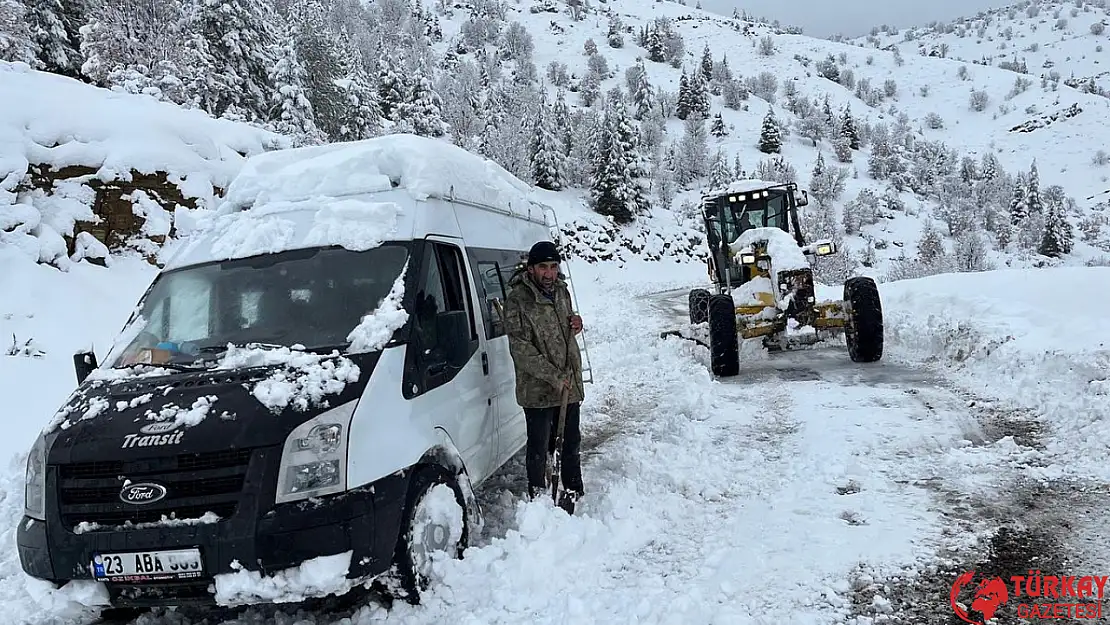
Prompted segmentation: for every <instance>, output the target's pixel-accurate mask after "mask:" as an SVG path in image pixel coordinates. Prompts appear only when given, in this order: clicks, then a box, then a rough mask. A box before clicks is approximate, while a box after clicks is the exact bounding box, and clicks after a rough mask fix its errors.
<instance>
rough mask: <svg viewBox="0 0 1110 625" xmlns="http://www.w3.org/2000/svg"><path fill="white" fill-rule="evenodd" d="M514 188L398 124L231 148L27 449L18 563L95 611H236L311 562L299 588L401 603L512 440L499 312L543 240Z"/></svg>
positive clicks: (462, 523)
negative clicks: (221, 181) (326, 574)
mask: <svg viewBox="0 0 1110 625" xmlns="http://www.w3.org/2000/svg"><path fill="white" fill-rule="evenodd" d="M530 191H531V189H530V187H527V186H526V185H524V184H523V183H521V182H520V181H519V180H517V179H516V178H513V177H511V176H509V174H507V173H506V172H505V171H504V170H502V169H501V168H500V167H498V166H497V165H495V164H493V163H492V162H490V161H487V160H485V159H482V158H479V157H477V156H474V155H472V154H470V153H468V152H466V151H464V150H462V149H460V148H457V147H455V146H452V145H449V144H447V143H444V142H442V141H436V140H432V139H424V138H420V137H416V136H412V135H392V136H388V137H382V138H376V139H371V140H367V141H359V142H352V143H344V144H331V145H325V146H317V147H307V148H298V149H293V150H283V151H279V152H272V153H268V154H264V155H260V156H257V157H254V158H252V159H250V160H248V161H247V163H246V165H245V167H244V169H243V171H242V172H241V174H240V175H239V176H238V177H237V178H236V180H235V181H234V182H233V184H232V185H231V187H230V188H229V190H228V197H227V200H226V202H225V203H224V204H223V205H222V206H221V208H220V210H219V211H217V214H216V216H215V217H214V218H213V219H211V220H209V222H207V223H202V224H201V225H200V227H199V230H198V232H197V233H196V234H195V235H194V236H193V237H191V239H190V240H189V242H188V243H187V244H185V245H184V246H183V247H182V248H181V249H180V250H178V251H177V252H176V254H175V255H174V256H173V258H172V259H171V260H170V261H169V262H168V263H167V264H166V266H165V267H164V269H163V270H162V271H161V272H160V273H159V275H158V276H157V278H156V279H155V280H154V281H153V283H152V284H151V285H150V287H149V289H148V290H147V291H146V293H145V294H144V296H143V297H142V299H141V301H140V302H139V303H138V306H137V308H136V310H135V312H134V314H133V315H132V318H131V319H130V320H129V321H128V323H127V325H126V327H125V328H124V330H123V332H122V334H121V336H120V337H119V339H118V340H117V341H116V344H115V345H114V346H113V348H112V349H111V351H110V352H109V353H108V354H107V356H106V358H105V359H104V362H103V363H101V364H99V365H98V364H97V363H96V359H95V357H94V356H93V355H92V354H91V353H84V354H78V355H77V356H76V357H75V360H74V362H75V365H76V367H77V369H78V372H77V376H78V381H79V383H80V386H79V387H78V388H77V389H76V390H75V391H74V393H73V395H72V396H71V397H70V399H69V400H68V401H67V402H66V404H65V405H64V406H63V407H62V408H61V410H60V411H59V412H58V414H57V415H56V416H55V418H54V419H53V420H52V421H51V423H50V425H49V426H48V427H47V428H46V429H45V430H44V432H43V435H42V436H41V437H40V438H39V439H38V441H37V442H36V443H35V445H34V448H33V450H32V453H31V455H30V457H29V459H28V466H27V495H26V498H27V504H26V517H25V518H24V520H23V522H22V523H21V524H20V525H19V531H18V548H19V556H20V561H21V563H22V566H23V569H24V571H25V572H26V573H27V574H29V575H30V576H32V577H35V578H39V579H42V580H48V581H50V582H53V583H54V584H57V585H59V586H61V585H64V584H67V583H74V584H89V585H93V590H95V591H96V592H100V593H102V596H103V598H104V603H105V604H106V605H111V606H115V607H148V606H164V605H183V604H192V603H199V604H213V603H215V604H222V605H234V604H242V603H254V602H266V601H270V600H273V599H274V597H271V596H267V595H266V594H265V592H262V591H261V590H259V588H263V589H264V588H265V585H259V584H253V585H252V583H251V579H252V578H253V579H257V578H258V575H259V574H261V575H263V576H270V575H279V576H282V577H283V579H284V580H285V582H284V583H286V584H294V583H295V580H296V579H298V578H297V576H296V575H295V574H291V573H295V571H296V568H295V567H298V566H300V565H302V564H303V563H305V562H309V561H312V563H313V564H311V566H313V567H316V568H314V569H313V570H314V571H315V573H314V574H313V575H310V576H308V577H311V578H313V579H315V578H318V577H319V574H318V573H319V571H321V570H325V571H327V570H332V571H334V572H335V575H334V579H333V583H332V584H331V585H330V586H329V585H327V584H325V585H321V584H320V583H319V580H316V581H315V582H314V585H313V587H312V588H306V589H304V590H305V594H306V595H308V596H312V595H313V594H315V595H326V594H329V593H340V592H342V591H344V590H346V589H348V588H350V587H353V586H354V585H356V584H359V583H363V582H366V581H367V580H372V579H374V578H378V579H379V581H380V580H381V579H390V580H392V581H395V582H396V583H391V584H390V586H391V587H392V588H394V589H395V590H396V591H397V594H398V595H400V596H402V597H404V598H406V599H408V600H410V601H419V593H420V590H421V589H422V588H423V587H424V586H425V585H426V577H425V576H424V572H425V571H426V569H425V567H426V566H427V562H428V555H429V554H430V553H431V552H434V551H448V552H450V553H452V555H458V554H459V553H461V550H462V548H463V547H464V546H465V545H466V544H467V537H468V533H470V532H475V531H477V530H478V528H480V527H481V516H480V511H479V508H478V505H477V503H476V500H475V496H474V488H475V486H476V485H477V484H480V483H481V482H482V481H483V480H484V479H486V478H487V477H488V476H489V475H490V474H491V473H493V472H494V471H495V470H497V469H498V468H499V467H501V466H502V465H503V464H504V463H505V462H506V461H507V460H508V459H509V458H511V457H512V456H513V455H514V454H516V453H517V452H518V451H519V450H520V449H521V448H522V447H523V446H524V444H525V438H526V428H525V422H524V415H523V410H522V409H521V407H520V406H519V405H518V404H517V403H516V398H515V376H514V371H513V361H512V359H511V357H510V355H509V346H508V339H507V337H506V336H505V332H504V328H503V326H502V323H501V319H500V317H499V315H498V312H499V306H500V303H501V301H502V300H503V299H504V298H505V295H506V285H507V284H508V282H509V278H510V276H511V274H512V272H513V271H514V269H515V268H517V266H518V265H519V264H520V263H521V261H522V260H523V258H524V256H525V255H526V254H527V250H528V249H529V248H530V247H531V246H532V244H533V243H535V242H536V241H540V240H551V239H552V238H553V235H554V234H555V233H554V232H553V229H552V226H553V225H554V224H553V219H552V218H549V216H548V215H549V213H550V212H551V211H550V209H549V208H547V207H545V206H543V205H541V204H538V203H536V202H534V201H532V200H531V199H530V197H529V193H530ZM437 485H446V487H447V488H435V487H436V486H437ZM290 569H292V571H291V570H290ZM383 573H389V575H385V576H383V575H382V574H383Z"/></svg>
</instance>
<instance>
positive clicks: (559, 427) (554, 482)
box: [551, 386, 570, 506]
mask: <svg viewBox="0 0 1110 625" xmlns="http://www.w3.org/2000/svg"><path fill="white" fill-rule="evenodd" d="M569 398H570V388H569V387H566V386H564V387H563V398H562V399H563V401H562V404H561V405H560V406H559V422H558V423H557V424H556V426H555V452H554V456H555V462H554V467H553V468H552V471H551V499H552V500H553V501H554V502H555V505H556V506H557V505H559V476H560V475H561V473H560V471H561V469H562V466H561V464H562V459H563V427H564V426H565V425H566V422H567V400H568V399H569Z"/></svg>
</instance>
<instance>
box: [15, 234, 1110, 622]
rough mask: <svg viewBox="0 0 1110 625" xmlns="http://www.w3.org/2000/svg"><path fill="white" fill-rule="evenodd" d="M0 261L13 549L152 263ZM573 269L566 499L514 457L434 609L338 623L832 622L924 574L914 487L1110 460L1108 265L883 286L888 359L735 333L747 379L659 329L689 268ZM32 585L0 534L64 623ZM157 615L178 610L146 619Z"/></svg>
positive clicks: (442, 582)
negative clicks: (573, 477) (45, 456)
mask: <svg viewBox="0 0 1110 625" xmlns="http://www.w3.org/2000/svg"><path fill="white" fill-rule="evenodd" d="M7 261H8V262H6V263H5V267H6V268H7V267H10V268H11V269H12V271H11V273H9V274H8V276H10V277H8V278H7V279H6V280H5V281H4V282H3V283H2V286H3V290H2V291H0V302H3V304H2V306H3V307H4V309H3V310H0V313H2V314H0V333H3V334H5V335H7V334H11V333H12V332H15V333H16V335H17V336H19V337H28V338H31V337H33V338H34V339H35V344H37V345H38V347H39V348H40V349H42V350H44V351H45V352H46V355H45V356H44V357H42V358H34V357H31V356H25V355H17V356H4V357H2V359H0V396H2V397H5V398H6V412H7V414H9V415H11V414H15V415H19V416H20V417H19V418H18V419H9V420H8V422H7V423H8V426H7V427H8V429H7V430H6V433H7V434H9V435H8V436H5V437H4V439H3V440H4V443H3V445H4V446H3V448H2V449H0V452H2V453H3V455H4V459H5V460H7V461H8V463H9V465H8V466H9V469H8V471H7V472H6V474H5V475H4V479H3V490H4V497H3V500H2V501H3V503H2V505H3V512H2V513H0V524H2V525H0V527H2V528H3V529H2V532H3V536H4V540H7V541H9V543H10V541H11V539H12V538H13V531H14V524H15V523H16V522H17V521H18V519H19V516H20V514H21V510H22V460H23V457H24V454H25V450H26V448H27V447H28V446H29V443H30V441H31V440H32V438H33V433H34V432H35V431H37V428H38V427H41V425H42V424H44V423H45V422H46V421H47V420H48V419H49V417H50V415H51V414H52V413H53V410H54V408H55V407H56V406H57V405H58V404H59V403H60V402H61V401H62V400H63V399H64V396H65V395H66V393H67V391H68V389H69V388H71V385H72V384H73V372H72V362H71V360H70V358H69V354H70V353H72V351H73V350H74V349H75V348H78V347H83V346H86V345H88V344H89V343H90V342H91V343H94V344H95V345H97V346H98V348H99V347H100V346H103V345H105V344H106V341H108V340H109V339H110V337H111V335H112V333H114V332H115V331H116V330H117V329H118V327H119V326H120V325H121V324H122V322H123V320H124V319H125V317H126V315H127V313H128V312H129V310H130V306H131V305H132V302H133V301H134V299H135V298H136V297H137V296H138V294H139V293H140V292H141V290H142V289H143V288H144V287H145V284H146V280H148V279H149V278H150V276H151V274H150V271H149V269H147V268H142V267H139V266H134V267H127V266H115V267H112V268H110V269H105V268H100V267H90V266H84V265H83V264H82V265H80V266H78V267H75V268H74V270H73V271H71V272H69V273H61V272H58V271H57V270H54V269H46V268H44V267H39V266H36V265H33V264H31V263H30V262H29V261H27V260H26V259H25V258H22V257H18V256H16V257H12V258H9V259H7ZM571 270H572V276H573V278H574V282H575V285H576V288H577V295H578V296H579V298H580V302H579V304H580V309H581V311H582V314H583V316H584V318H585V321H586V327H587V332H586V337H587V340H588V341H589V343H588V345H589V348H590V351H589V355H590V357H591V364H592V366H593V375H594V379H595V383H594V384H593V385H591V386H589V387H588V389H587V390H588V398H587V401H586V404H585V406H584V412H583V427H584V429H585V437H586V440H587V443H586V445H587V452H586V455H585V475H586V486H587V490H588V494H587V495H586V497H585V498H584V499H583V500H582V502H581V503H580V513H579V514H578V515H577V516H575V517H567V516H565V515H563V514H562V513H561V512H559V511H557V510H555V509H554V508H552V507H551V505H550V504H549V503H548V502H546V501H540V502H532V503H527V502H524V501H523V500H521V499H520V493H521V490H522V488H521V486H522V484H521V482H520V480H521V477H520V476H519V475H515V474H514V472H515V473H519V472H520V471H521V470H522V467H521V466H520V464H519V462H516V463H515V464H510V465H509V466H508V467H507V469H506V475H504V476H501V477H499V478H498V479H495V480H494V481H493V482H492V484H494V486H493V487H492V488H487V489H486V490H485V491H484V492H483V494H482V497H483V499H484V501H485V502H486V505H487V514H489V515H490V517H491V522H490V524H489V533H488V534H487V535H485V536H482V537H479V538H478V539H477V540H476V544H475V546H474V547H473V548H472V549H471V551H470V552H469V553H468V554H467V557H466V558H465V559H464V560H462V561H451V562H443V563H440V564H439V565H438V566H437V569H436V570H437V575H438V578H439V579H438V580H437V581H436V584H437V589H436V591H435V592H434V593H433V595H432V596H431V597H430V598H429V600H428V601H427V602H426V604H425V605H423V606H420V607H411V606H408V605H397V606H395V607H394V608H393V609H392V610H391V611H390V610H386V609H385V608H384V607H381V606H378V605H376V604H370V605H367V606H365V607H362V608H360V609H359V610H357V611H356V612H355V613H353V614H351V615H350V617H351V621H349V622H351V623H377V622H386V623H389V622H393V623H441V622H445V621H450V622H461V623H516V622H532V623H564V622H575V623H593V622H597V623H602V622H604V623H612V622H620V623H624V622H638V623H691V622H698V623H771V622H784V619H785V620H786V621H789V622H792V623H835V622H844V621H845V620H847V619H848V618H849V617H850V612H851V610H850V600H851V592H852V588H851V587H850V582H851V579H852V575H853V571H855V570H856V569H857V568H859V567H866V568H867V569H868V570H869V571H871V574H873V575H874V574H896V573H906V572H913V571H916V570H920V569H922V568H924V567H926V566H928V565H929V563H930V562H931V561H932V559H933V558H934V557H935V551H936V550H937V549H938V548H940V546H941V545H942V544H943V543H944V541H945V540H946V538H945V536H944V532H943V530H944V527H945V524H946V520H945V516H944V514H943V511H942V509H941V507H938V505H937V502H936V501H935V500H934V499H933V497H932V494H931V493H932V491H931V490H930V489H928V488H924V487H923V486H922V484H924V483H935V482H937V481H938V480H939V481H941V482H944V483H946V484H947V485H948V488H955V489H961V490H969V489H971V490H977V491H981V490H983V489H986V488H987V486H994V485H997V484H998V483H999V482H1004V481H1006V480H1009V479H1011V478H1012V477H1014V476H1015V475H1017V474H1019V473H1020V472H1021V471H1027V470H1028V469H1026V467H1027V466H1028V465H1029V463H1030V461H1031V459H1033V457H1034V456H1040V455H1041V454H1043V457H1044V458H1045V459H1047V460H1048V461H1049V462H1039V463H1034V464H1036V466H1038V467H1040V468H1039V469H1036V470H1037V471H1041V472H1043V473H1044V474H1048V475H1046V477H1052V476H1053V475H1057V474H1071V475H1081V476H1087V477H1102V478H1105V477H1106V472H1105V470H1104V469H1103V467H1105V459H1106V457H1107V451H1106V444H1105V442H1104V441H1105V440H1107V439H1106V437H1105V435H1100V432H1101V430H1100V429H1099V428H1100V427H1102V426H1100V425H1098V423H1099V417H1100V416H1101V415H1102V413H1103V412H1105V407H1104V406H1102V405H1100V404H1099V403H1098V401H1099V398H1100V397H1104V396H1099V395H1097V393H1099V392H1102V391H1104V390H1105V381H1103V378H1105V365H1106V357H1107V349H1106V340H1107V338H1108V337H1107V331H1106V329H1105V326H1104V325H1102V324H1100V322H1099V310H1100V309H1101V306H1100V305H1099V303H1098V301H1094V300H1086V301H1084V300H1083V297H1092V296H1093V297H1099V294H1098V293H1097V290H1096V289H1091V288H1090V285H1092V284H1095V285H1097V284H1106V283H1107V281H1108V278H1110V270H1107V269H1102V268H1089V269H1054V270H1040V271H1035V270H1020V271H1018V270H1015V271H1009V272H993V273H982V274H964V275H960V276H944V277H933V278H928V279H922V280H916V281H908V282H904V283H891V284H885V285H883V286H882V293H883V297H884V305H885V308H886V314H887V320H888V324H887V331H888V334H887V336H888V341H889V342H888V345H889V350H888V354H887V357H886V358H885V359H884V360H883V361H882V362H880V363H877V364H873V365H856V364H854V363H851V362H850V360H849V359H848V357H847V354H846V352H845V350H844V348H843V345H842V344H839V343H838V342H835V341H834V342H832V344H830V345H823V346H820V347H818V348H816V349H812V350H803V351H799V352H793V353H787V354H781V355H776V356H773V357H772V356H768V355H766V354H764V353H763V352H762V351H761V350H760V349H756V348H754V347H752V346H747V345H746V346H745V350H744V354H743V357H742V358H743V360H742V362H743V364H742V370H741V374H740V376H738V377H737V378H734V379H729V380H715V379H713V378H712V377H711V376H710V375H709V372H708V355H707V352H706V350H705V348H704V347H701V346H699V345H696V344H695V343H692V342H688V341H682V340H679V339H667V340H661V339H659V338H658V333H659V332H660V331H661V330H663V329H666V328H669V327H674V326H676V325H680V324H682V323H684V318H685V314H686V313H685V305H684V301H685V294H686V289H688V288H689V287H690V286H691V285H693V284H696V283H697V282H699V281H701V279H702V275H703V274H702V271H703V268H702V266H701V265H696V264H686V265H682V264H676V263H649V262H635V263H627V264H625V266H624V267H623V268H621V269H618V268H616V267H615V266H613V265H611V264H609V265H606V264H600V265H589V264H586V263H582V262H576V263H573V264H571ZM1084 287H1086V288H1084ZM1092 294H1093V295H1092ZM1077 298H1078V301H1077ZM16 302H19V303H16ZM93 307H95V308H93ZM90 309H93V310H94V314H88V313H89V311H90ZM28 313H32V314H33V316H28ZM1008 336H1013V337H1014V338H1013V340H1009V341H1005V342H1004V343H1002V344H1001V345H998V346H995V345H994V344H993V343H992V341H994V340H999V341H1002V340H1004V339H1005V338H1006V337H1008ZM756 343H758V342H757V341H756ZM960 350H962V352H961V351H960ZM1068 365H1071V366H1070V368H1069V366H1068ZM946 371H951V372H952V373H953V374H954V376H956V377H955V379H956V380H957V381H958V382H960V383H961V384H965V385H967V386H969V387H970V388H971V389H972V390H974V391H975V392H977V393H978V394H979V396H985V397H990V396H997V397H999V398H1000V399H1001V401H1002V403H1003V404H1010V403H1012V404H1015V405H1018V406H1022V407H1025V408H1029V409H1032V410H1034V411H1037V412H1041V413H1042V414H1044V416H1045V417H1046V418H1047V420H1048V422H1049V423H1050V424H1051V425H1052V426H1054V427H1055V428H1056V429H1055V430H1053V431H1051V433H1050V435H1049V437H1048V441H1049V444H1048V446H1047V449H1046V450H1045V451H1044V452H1036V451H1033V450H1030V449H1028V448H1025V447H1022V446H1020V445H1018V444H1017V443H1016V442H1015V441H1014V440H1013V439H1012V438H1002V439H1000V440H995V439H993V438H992V436H991V435H990V433H989V432H985V431H983V428H982V427H981V425H980V424H979V423H978V422H977V420H976V417H975V413H974V411H971V410H969V408H968V404H967V401H966V399H965V397H964V396H963V395H962V394H960V393H959V392H958V391H956V390H952V389H950V388H949V387H950V386H952V385H951V383H950V381H947V380H945V372H946ZM1098 376H1102V377H1098ZM1096 378H1097V379H1096ZM1084 389H1087V392H1086V393H1084ZM1084 401H1085V402H1087V405H1086V406H1084V405H1083V403H1082V402H1084ZM501 485H507V488H506V489H505V490H501ZM962 540H971V538H970V537H964V538H963V539H962ZM35 590H37V588H36V587H34V586H32V587H31V590H30V591H29V590H28V587H27V586H26V582H25V578H24V576H23V574H22V573H21V571H20V569H19V565H18V560H17V558H16V555H15V553H14V550H7V551H5V552H4V553H3V556H2V559H0V601H2V602H3V603H4V604H5V605H7V606H12V607H13V608H17V607H18V608H21V609H22V608H26V609H27V610H28V611H29V612H28V613H29V614H34V615H36V616H35V617H33V619H32V620H31V621H30V622H39V623H57V622H60V621H58V620H52V619H56V618H57V617H59V616H61V615H62V614H63V612H61V611H60V608H61V606H59V605H45V606H44V605H43V604H41V603H36V600H35V599H34V597H33V595H32V594H29V592H31V591H35ZM40 599H42V597H41V596H40ZM43 600H44V599H43ZM879 603H880V604H881V603H882V599H880V600H879ZM166 618H168V619H169V622H179V621H180V620H181V619H183V618H184V617H182V616H178V617H171V616H169V615H165V614H162V615H159V614H157V613H155V614H151V615H146V616H143V617H141V618H140V620H139V622H141V623H155V622H163V619H166ZM273 618H276V619H278V620H277V622H288V623H293V622H308V623H315V622H328V621H329V620H331V617H328V616H325V615H322V614H319V615H317V614H312V613H308V612H304V613H300V614H296V612H295V609H293V608H290V609H289V610H288V614H286V616H274V615H273V614H272V611H270V612H268V611H263V610H253V609H252V610H248V611H247V612H245V613H243V614H241V615H240V616H239V617H238V619H239V621H240V622H249V623H253V622H261V621H260V620H267V619H273ZM299 619H303V620H299ZM77 622H80V621H77Z"/></svg>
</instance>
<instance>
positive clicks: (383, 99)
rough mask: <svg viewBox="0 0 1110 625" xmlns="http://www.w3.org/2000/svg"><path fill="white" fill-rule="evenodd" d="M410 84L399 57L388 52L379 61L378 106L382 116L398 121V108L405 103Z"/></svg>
mask: <svg viewBox="0 0 1110 625" xmlns="http://www.w3.org/2000/svg"><path fill="white" fill-rule="evenodd" d="M408 93H409V86H408V84H407V81H406V80H405V76H404V75H403V74H402V73H401V71H400V65H399V64H398V63H397V59H396V58H395V57H394V56H393V55H392V54H391V53H389V52H386V53H385V54H384V55H383V56H382V58H381V59H380V60H379V62H378V107H379V108H380V109H381V111H382V116H383V117H384V118H386V119H388V120H390V121H397V109H398V108H399V107H400V106H401V105H403V104H404V103H405V100H406V98H407V97H408Z"/></svg>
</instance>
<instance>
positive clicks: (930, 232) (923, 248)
mask: <svg viewBox="0 0 1110 625" xmlns="http://www.w3.org/2000/svg"><path fill="white" fill-rule="evenodd" d="M943 256H944V243H943V242H942V240H941V237H940V231H939V230H937V229H936V227H934V226H933V222H931V221H926V222H925V228H924V229H923V230H922V233H921V238H920V239H919V240H918V242H917V258H918V260H920V261H921V263H922V264H924V265H926V266H934V265H936V264H937V263H938V262H939V261H940V260H941V259H942V258H943Z"/></svg>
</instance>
